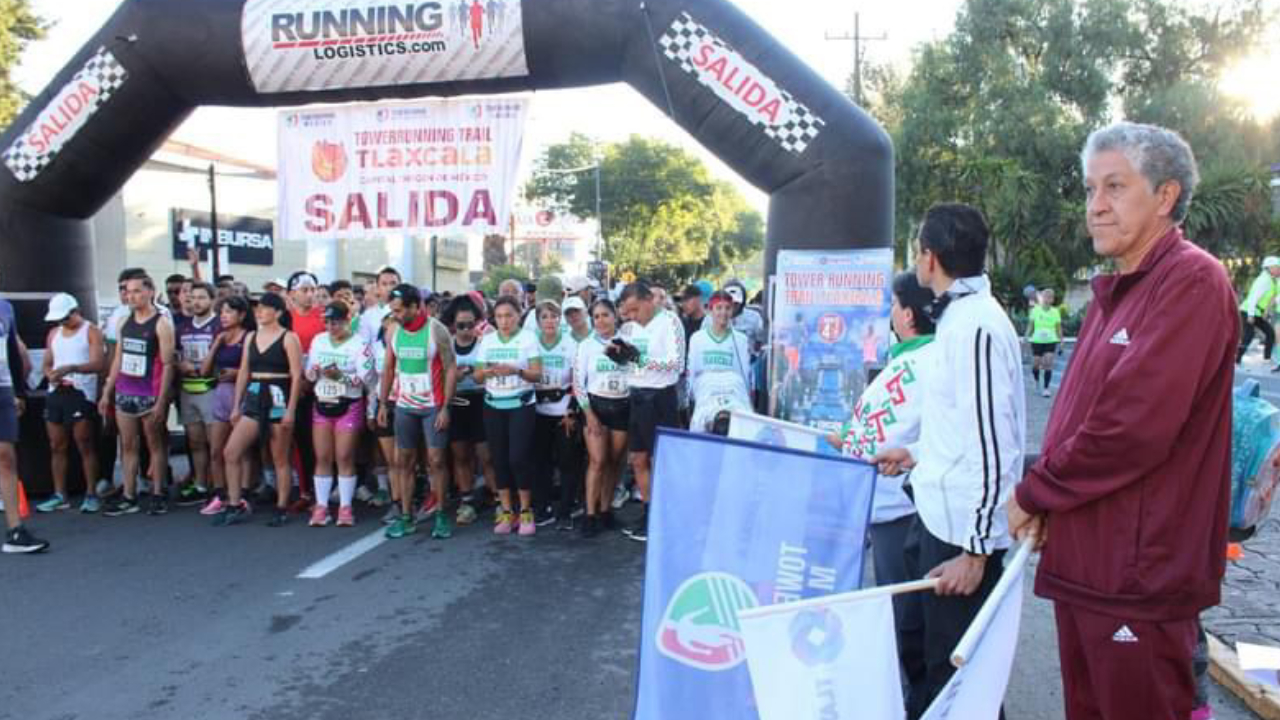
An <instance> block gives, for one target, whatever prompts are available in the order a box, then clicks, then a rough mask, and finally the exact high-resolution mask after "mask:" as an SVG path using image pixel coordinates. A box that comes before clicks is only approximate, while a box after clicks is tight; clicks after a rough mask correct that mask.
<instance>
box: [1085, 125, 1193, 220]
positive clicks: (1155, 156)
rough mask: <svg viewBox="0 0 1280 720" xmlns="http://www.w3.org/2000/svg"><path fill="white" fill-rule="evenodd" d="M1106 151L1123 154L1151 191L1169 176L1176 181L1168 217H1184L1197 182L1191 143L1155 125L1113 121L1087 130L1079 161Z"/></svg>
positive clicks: (1171, 131)
mask: <svg viewBox="0 0 1280 720" xmlns="http://www.w3.org/2000/svg"><path fill="white" fill-rule="evenodd" d="M1108 151H1115V152H1119V153H1120V154H1122V155H1124V156H1125V157H1126V158H1127V159H1128V160H1129V162H1130V163H1131V164H1132V165H1133V167H1134V169H1136V170H1137V171H1138V172H1139V173H1141V174H1142V176H1143V177H1145V178H1146V179H1147V182H1148V183H1150V184H1151V189H1152V190H1153V191H1154V190H1156V189H1157V188H1159V187H1160V186H1161V185H1163V184H1165V183H1167V182H1169V181H1170V180H1172V181H1174V182H1176V183H1178V185H1179V187H1181V188H1182V191H1181V193H1180V194H1179V196H1178V201H1177V202H1176V203H1174V205H1173V212H1172V217H1173V221H1174V222H1182V221H1183V220H1184V219H1186V217H1187V208H1188V207H1189V206H1190V205H1191V196H1192V195H1194V194H1195V189H1196V185H1198V184H1200V171H1199V170H1198V169H1197V168H1196V158H1195V155H1194V154H1192V152H1191V146H1190V145H1188V144H1187V141H1186V140H1183V139H1182V136H1181V135H1179V134H1178V133H1176V132H1174V131H1173V130H1169V129H1168V128H1162V127H1160V126H1158V125H1143V124H1140V123H1131V122H1118V123H1114V124H1112V125H1108V126H1106V127H1104V128H1101V129H1098V130H1094V131H1093V132H1092V133H1090V134H1089V139H1088V140H1086V141H1085V143H1084V150H1082V151H1081V153H1080V162H1081V164H1082V165H1085V166H1087V165H1088V163H1089V158H1091V157H1093V156H1094V155H1096V154H1098V153H1101V152H1108Z"/></svg>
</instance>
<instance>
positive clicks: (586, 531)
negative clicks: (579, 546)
mask: <svg viewBox="0 0 1280 720" xmlns="http://www.w3.org/2000/svg"><path fill="white" fill-rule="evenodd" d="M579 532H580V533H581V535H582V537H584V538H593V537H595V536H597V535H599V534H600V516H599V515H587V516H586V517H584V518H583V519H582V529H581V530H580V531H579Z"/></svg>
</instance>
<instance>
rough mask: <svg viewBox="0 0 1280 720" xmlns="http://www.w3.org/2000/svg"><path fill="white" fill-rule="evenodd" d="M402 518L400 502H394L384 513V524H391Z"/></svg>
mask: <svg viewBox="0 0 1280 720" xmlns="http://www.w3.org/2000/svg"><path fill="white" fill-rule="evenodd" d="M399 519H400V503H394V504H392V505H391V507H388V508H387V511H386V512H385V513H383V514H382V524H383V525H390V524H392V523H394V522H395V521H397V520H399Z"/></svg>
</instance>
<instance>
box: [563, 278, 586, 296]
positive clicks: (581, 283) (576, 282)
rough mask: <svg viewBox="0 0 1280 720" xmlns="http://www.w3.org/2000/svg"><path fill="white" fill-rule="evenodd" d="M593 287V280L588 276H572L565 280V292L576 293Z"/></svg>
mask: <svg viewBox="0 0 1280 720" xmlns="http://www.w3.org/2000/svg"><path fill="white" fill-rule="evenodd" d="M589 287H591V278H589V277H587V276H586V275H572V276H570V277H567V278H565V280H564V291H565V292H569V293H576V292H581V291H583V290H586V289H587V288H589Z"/></svg>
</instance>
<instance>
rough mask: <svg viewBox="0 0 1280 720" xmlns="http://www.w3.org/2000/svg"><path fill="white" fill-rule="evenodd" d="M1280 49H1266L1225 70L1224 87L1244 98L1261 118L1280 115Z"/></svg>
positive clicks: (1257, 116)
mask: <svg viewBox="0 0 1280 720" xmlns="http://www.w3.org/2000/svg"><path fill="white" fill-rule="evenodd" d="M1278 80H1280V50H1275V49H1268V50H1263V51H1262V52H1261V53H1259V54H1257V55H1252V56H1250V57H1247V58H1244V59H1243V60H1241V61H1240V62H1239V63H1237V64H1236V65H1234V66H1233V67H1231V68H1230V69H1228V70H1227V71H1226V72H1224V73H1223V74H1222V82H1221V87H1222V90H1223V92H1226V93H1227V94H1228V95H1231V96H1233V97H1237V98H1239V99H1241V100H1243V101H1244V102H1245V103H1246V104H1247V105H1248V107H1249V110H1250V111H1251V112H1252V113H1253V115H1254V117H1256V118H1257V119H1259V120H1270V119H1271V118H1273V117H1276V116H1277V115H1280V91H1277V89H1276V88H1277V87H1278V86H1277V81H1278Z"/></svg>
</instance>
